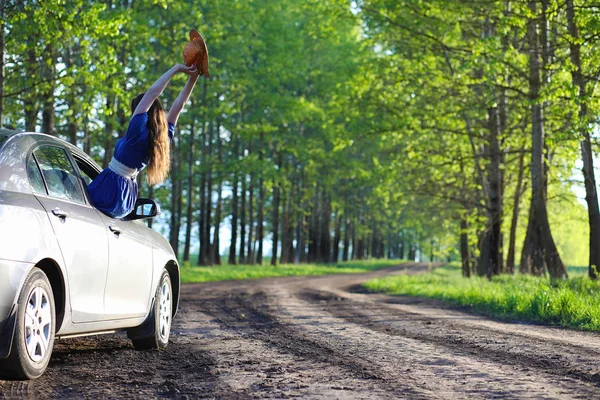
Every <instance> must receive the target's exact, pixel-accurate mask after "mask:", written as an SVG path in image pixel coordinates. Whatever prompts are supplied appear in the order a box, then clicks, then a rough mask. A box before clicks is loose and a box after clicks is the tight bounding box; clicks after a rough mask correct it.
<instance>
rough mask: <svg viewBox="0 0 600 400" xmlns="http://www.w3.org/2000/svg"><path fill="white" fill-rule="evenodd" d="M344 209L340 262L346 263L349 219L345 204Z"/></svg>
mask: <svg viewBox="0 0 600 400" xmlns="http://www.w3.org/2000/svg"><path fill="white" fill-rule="evenodd" d="M344 209H345V214H344V251H343V253H342V261H348V255H349V250H350V217H349V215H348V214H346V213H347V212H348V207H347V203H346V206H345V207H344Z"/></svg>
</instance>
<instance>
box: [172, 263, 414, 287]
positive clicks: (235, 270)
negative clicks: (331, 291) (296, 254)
mask: <svg viewBox="0 0 600 400" xmlns="http://www.w3.org/2000/svg"><path fill="white" fill-rule="evenodd" d="M402 262H403V261H401V260H362V261H348V262H341V263H338V264H285V265H278V266H275V267H273V266H271V265H264V264H263V265H260V266H259V265H222V266H212V267H197V266H191V265H190V263H184V264H183V265H182V267H181V282H184V283H194V282H211V281H224V280H234V279H256V278H267V277H275V276H306V275H324V274H343V273H360V272H369V271H373V270H376V269H380V268H385V267H391V266H394V265H398V264H401V263H402Z"/></svg>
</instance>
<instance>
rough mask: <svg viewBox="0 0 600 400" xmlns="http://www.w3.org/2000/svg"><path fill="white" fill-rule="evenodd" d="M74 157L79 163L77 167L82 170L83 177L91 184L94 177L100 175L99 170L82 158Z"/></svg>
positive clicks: (87, 183)
mask: <svg viewBox="0 0 600 400" xmlns="http://www.w3.org/2000/svg"><path fill="white" fill-rule="evenodd" d="M74 158H75V162H76V163H77V167H78V168H79V172H81V178H83V180H84V181H85V183H86V185H88V186H89V184H90V183H92V181H93V180H94V178H95V177H97V176H98V171H96V170H95V169H94V168H92V167H91V166H89V165H88V164H87V163H86V162H84V161H82V160H80V159H79V157H77V156H74Z"/></svg>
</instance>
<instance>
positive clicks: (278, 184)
mask: <svg viewBox="0 0 600 400" xmlns="http://www.w3.org/2000/svg"><path fill="white" fill-rule="evenodd" d="M282 163H283V156H282V155H281V152H280V153H279V157H278V158H277V167H278V168H277V172H278V173H279V175H280V176H281V175H282V172H281V165H282ZM280 188H281V179H278V180H277V181H276V182H273V254H272V255H271V265H273V266H276V265H277V257H278V255H277V246H279V200H280V199H279V196H280Z"/></svg>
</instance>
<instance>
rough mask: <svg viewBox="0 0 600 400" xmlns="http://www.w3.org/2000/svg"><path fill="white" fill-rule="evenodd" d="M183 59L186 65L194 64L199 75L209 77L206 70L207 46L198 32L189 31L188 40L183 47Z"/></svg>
mask: <svg viewBox="0 0 600 400" xmlns="http://www.w3.org/2000/svg"><path fill="white" fill-rule="evenodd" d="M183 61H184V63H185V65H187V66H188V67H189V66H191V65H195V66H196V68H198V70H200V75H202V76H206V77H210V73H209V72H208V48H207V47H206V42H205V41H204V38H203V37H202V35H200V32H198V31H197V30H195V29H192V30H191V31H190V41H189V42H188V43H187V44H186V45H185V47H184V48H183Z"/></svg>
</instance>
